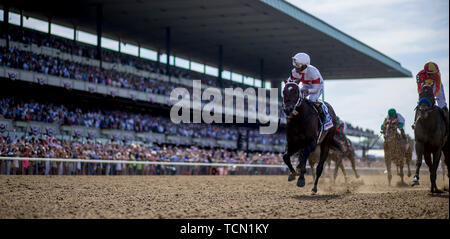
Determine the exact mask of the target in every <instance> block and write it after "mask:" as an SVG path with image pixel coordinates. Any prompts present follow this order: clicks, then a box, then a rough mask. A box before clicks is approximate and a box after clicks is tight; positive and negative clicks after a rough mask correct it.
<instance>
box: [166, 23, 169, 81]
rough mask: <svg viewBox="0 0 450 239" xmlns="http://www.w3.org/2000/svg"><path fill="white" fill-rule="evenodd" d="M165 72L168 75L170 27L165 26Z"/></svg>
mask: <svg viewBox="0 0 450 239" xmlns="http://www.w3.org/2000/svg"><path fill="white" fill-rule="evenodd" d="M166 59H167V64H166V74H167V75H168V76H170V27H166Z"/></svg>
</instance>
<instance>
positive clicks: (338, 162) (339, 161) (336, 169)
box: [333, 159, 342, 184]
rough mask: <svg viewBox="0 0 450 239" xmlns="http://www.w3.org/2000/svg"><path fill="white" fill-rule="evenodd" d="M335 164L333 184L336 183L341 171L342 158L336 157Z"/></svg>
mask: <svg viewBox="0 0 450 239" xmlns="http://www.w3.org/2000/svg"><path fill="white" fill-rule="evenodd" d="M334 163H335V165H334V174H333V184H334V183H336V178H337V174H338V171H339V165H340V164H341V163H342V159H336V161H334Z"/></svg>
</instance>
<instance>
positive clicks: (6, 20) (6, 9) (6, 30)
mask: <svg viewBox="0 0 450 239" xmlns="http://www.w3.org/2000/svg"><path fill="white" fill-rule="evenodd" d="M3 32H4V33H5V34H6V49H9V4H8V2H5V5H4V6H3Z"/></svg>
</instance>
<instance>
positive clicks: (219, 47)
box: [0, 0, 411, 172]
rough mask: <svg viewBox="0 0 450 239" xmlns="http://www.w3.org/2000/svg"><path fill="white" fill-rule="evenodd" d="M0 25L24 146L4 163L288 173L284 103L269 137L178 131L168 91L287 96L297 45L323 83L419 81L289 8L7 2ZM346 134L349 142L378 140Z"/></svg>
mask: <svg viewBox="0 0 450 239" xmlns="http://www.w3.org/2000/svg"><path fill="white" fill-rule="evenodd" d="M174 3H176V4H174ZM36 4H37V5H36ZM174 6H176V7H174ZM219 6H220V9H221V11H220V12H218V11H217V10H216V8H217V7H219ZM236 6H237V7H236ZM44 9H45V11H44ZM81 9H83V11H82V10H81ZM141 9H145V10H148V11H145V13H144V11H143V10H141ZM129 13H133V14H132V15H133V16H130V14H129ZM148 15H150V16H151V17H148ZM0 16H1V17H2V18H1V20H2V34H1V38H0V54H1V55H0V57H1V59H0V77H1V79H0V84H1V89H0V93H1V97H0V111H1V112H0V113H1V114H0V130H1V133H2V135H3V136H5V139H7V140H5V141H3V142H8V143H11V142H14V143H16V144H22V146H19V145H18V146H17V147H18V148H17V149H16V148H15V147H12V148H14V149H12V148H8V149H7V148H3V149H2V152H1V153H2V154H6V155H15V156H23V155H25V154H26V155H28V156H41V157H43V156H45V157H61V158H71V157H73V158H108V159H124V158H127V157H128V156H129V155H127V153H129V152H130V151H131V152H135V153H136V154H139V155H144V156H142V157H140V158H138V159H136V158H134V159H135V160H143V161H146V160H150V161H158V160H164V161H195V162H213V161H214V162H233V163H236V162H239V163H255V164H280V163H281V162H282V161H281V160H280V157H279V155H278V154H279V153H281V152H283V151H284V147H285V144H286V140H285V137H284V130H285V128H284V127H285V123H286V121H285V119H284V117H282V116H283V115H282V112H281V101H279V102H278V108H279V112H278V113H279V116H281V117H280V118H281V122H280V127H279V129H278V132H277V133H276V134H273V135H261V134H259V133H258V131H257V126H258V124H249V123H246V124H232V125H227V124H212V125H209V124H180V125H175V124H173V123H172V122H171V121H170V119H169V118H168V116H169V109H170V107H171V104H172V103H173V102H170V100H169V95H170V92H171V91H172V90H173V89H175V88H176V87H186V88H187V89H190V87H192V81H193V80H201V82H202V88H207V87H219V88H220V89H221V90H222V91H223V89H224V88H228V87H232V88H235V87H241V88H244V89H245V88H247V87H258V88H262V87H264V88H266V89H270V88H272V87H274V88H280V87H281V82H282V80H283V79H284V78H285V77H286V76H287V73H288V72H289V67H290V62H289V60H290V57H289V56H290V55H292V53H294V52H296V51H298V49H296V48H297V43H298V42H299V41H301V42H302V43H304V44H302V46H303V47H304V48H305V49H308V51H309V53H310V54H311V55H313V56H314V57H315V59H317V60H315V65H317V66H318V68H320V69H324V70H323V71H322V73H323V76H324V78H325V79H326V80H331V79H349V78H372V77H398V76H410V74H411V73H410V72H409V71H407V70H406V69H404V68H402V67H401V65H400V64H399V63H397V62H395V61H393V60H392V59H390V58H388V57H387V56H384V55H383V54H381V53H379V52H377V51H375V50H374V49H372V48H370V47H368V46H366V45H364V44H363V43H361V42H358V41H356V40H355V39H353V38H351V37H350V36H348V35H346V34H344V33H342V32H340V31H338V30H336V29H334V28H333V27H331V26H329V25H328V24H326V23H324V22H322V21H320V20H318V19H316V18H314V17H313V16H310V15H309V14H307V13H305V12H303V11H301V10H299V9H297V8H295V7H293V6H291V5H290V4H288V3H286V2H284V1H256V0H246V1H238V0H233V1H229V2H228V1H227V3H224V2H223V1H207V2H204V1H167V2H160V1H158V2H141V1H136V2H133V3H127V4H118V3H115V2H112V1H100V4H97V2H95V3H94V2H93V1H92V2H91V1H69V2H68V3H67V4H65V6H64V8H63V9H60V6H59V4H56V5H55V4H52V2H51V1H39V3H32V4H23V1H14V2H10V1H4V2H3V5H2V10H1V11H0ZM49 16H51V17H49ZM112 16H120V17H112ZM275 19H276V21H275ZM182 29H189V31H185V30H182ZM292 29H295V30H294V31H295V32H296V33H302V34H298V36H294V37H292V33H291V32H290V31H291V30H292ZM304 33H308V34H307V35H309V36H305V34H304ZM255 39H258V41H256V40H255ZM317 42H319V43H320V44H318V43H317ZM279 46H284V47H283V49H280V47H279ZM330 49H333V50H330ZM342 56H344V57H346V59H348V61H347V62H346V65H345V66H343V65H342V63H341V61H340V60H338V59H339V57H342ZM354 69H358V70H357V71H356V70H354ZM191 94H192V93H191ZM279 100H281V99H279ZM204 103H205V102H204ZM268 109H269V106H267V108H266V109H258V108H248V105H246V110H251V111H261V110H268ZM193 110H194V109H193ZM233 114H234V116H238V115H239V116H244V117H248V116H247V115H246V114H245V113H244V112H239V111H236V112H235V113H233ZM347 125H348V127H347V129H346V133H348V134H349V135H353V136H363V137H373V136H374V134H373V132H369V131H366V130H362V129H359V128H358V127H352V126H351V125H350V124H348V123H347ZM53 140H55V141H53ZM9 141H11V142H9ZM44 141H45V142H44ZM50 142H51V143H50ZM50 144H53V145H52V146H51V147H50V146H49V147H47V148H45V147H46V146H47V145H50ZM78 144H80V145H78ZM5 145H6V143H5V144H4V146H5ZM24 145H26V147H25V146H24ZM74 145H78V146H74ZM83 145H87V146H83ZM112 145H115V146H112ZM40 146H42V147H43V149H39V147H40ZM20 147H24V149H23V150H22V149H20ZM77 147H78V148H77ZM80 147H81V148H83V147H85V148H84V150H85V151H90V153H89V154H83V153H81V151H80ZM28 148H30V150H31V151H30V152H28V151H27V150H28ZM60 148H62V150H61V152H58V153H56V152H54V151H55V150H56V149H60ZM94 148H95V149H96V150H94ZM102 151H107V152H110V153H111V154H109V155H106V154H104V155H102V154H100V152H102ZM180 151H185V152H187V153H183V152H180ZM244 151H246V152H247V153H249V154H244ZM152 152H155V153H154V154H153V153H152ZM193 152H194V153H193ZM198 152H200V153H198ZM119 153H120V155H119ZM133 157H135V156H133ZM58 167H59V166H58ZM80 167H81V166H80ZM76 168H77V167H76V166H74V168H72V169H71V170H72V172H75V171H76ZM80 170H81V169H80ZM89 170H94V169H89ZM142 170H144V169H142ZM148 170H150V169H148ZM154 170H156V169H154Z"/></svg>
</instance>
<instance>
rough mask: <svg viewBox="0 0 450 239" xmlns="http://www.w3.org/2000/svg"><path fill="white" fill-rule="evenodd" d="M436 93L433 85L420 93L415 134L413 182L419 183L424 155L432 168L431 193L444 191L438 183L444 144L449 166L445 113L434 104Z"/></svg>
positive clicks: (424, 88) (430, 168)
mask: <svg viewBox="0 0 450 239" xmlns="http://www.w3.org/2000/svg"><path fill="white" fill-rule="evenodd" d="M434 103H435V100H434V94H433V89H432V87H431V86H429V85H426V86H424V87H423V88H422V91H421V92H420V94H419V104H418V106H417V108H416V110H417V111H418V112H417V114H418V117H417V119H416V122H415V127H414V136H415V141H416V154H417V164H416V175H415V176H414V179H413V184H412V186H414V185H418V184H419V172H420V167H421V166H422V157H424V158H425V163H426V164H427V165H428V168H429V170H430V181H431V193H442V191H441V190H439V189H438V187H437V185H436V177H437V169H438V167H439V162H440V158H441V151H442V149H443V147H444V145H446V146H447V148H446V149H445V148H444V155H445V161H446V163H447V167H448V142H447V134H446V130H447V128H446V127H448V126H446V125H445V120H444V115H442V114H441V111H440V110H439V109H438V108H437V107H436V106H435V105H434Z"/></svg>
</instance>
